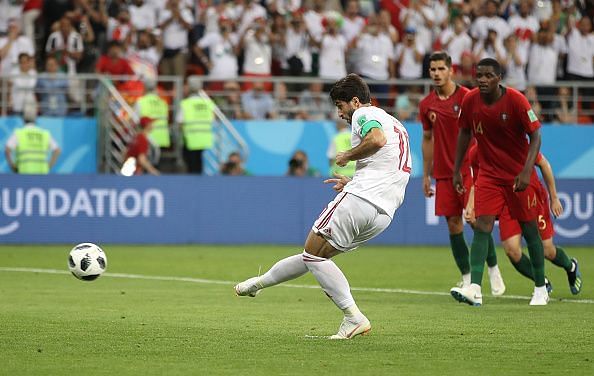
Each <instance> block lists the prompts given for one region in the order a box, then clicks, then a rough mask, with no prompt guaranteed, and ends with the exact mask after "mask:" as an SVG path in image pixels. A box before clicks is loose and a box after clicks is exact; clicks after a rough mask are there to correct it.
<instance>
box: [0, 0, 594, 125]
mask: <svg viewBox="0 0 594 376" xmlns="http://www.w3.org/2000/svg"><path fill="white" fill-rule="evenodd" d="M0 9H2V11H1V12H0V35H1V36H0V59H1V61H0V75H13V74H14V75H17V74H21V76H19V78H14V79H12V80H11V99H10V103H11V111H12V112H13V113H17V114H18V113H21V112H22V107H23V103H25V102H26V101H28V100H33V99H35V100H37V101H38V102H39V103H40V108H41V112H42V113H43V114H45V115H48V114H49V115H63V114H66V113H68V112H71V108H72V107H73V106H72V104H73V103H74V104H76V103H77V102H80V101H81V100H82V98H80V96H81V95H82V94H81V93H82V91H81V90H79V88H77V87H76V86H77V85H80V83H79V82H80V81H77V80H72V79H71V78H72V77H75V76H76V74H77V73H100V74H109V75H129V76H134V77H135V79H134V80H129V81H127V82H121V81H120V82H116V84H117V86H118V88H119V89H120V90H121V91H124V92H125V91H126V90H128V91H129V92H131V93H134V92H135V91H138V92H139V95H141V94H142V82H143V80H146V79H156V78H158V77H159V76H170V75H176V76H184V77H187V76H189V75H199V76H203V77H204V78H205V79H206V81H207V86H206V89H207V90H209V91H210V92H211V94H213V96H214V97H215V98H216V100H217V102H218V103H219V104H220V106H221V108H222V109H223V110H224V111H225V112H226V113H227V115H228V116H229V117H230V118H243V119H262V118H275V117H279V116H284V117H288V118H299V119H323V118H330V117H332V116H335V115H334V112H335V111H333V108H332V105H331V104H330V103H329V102H328V100H327V95H326V94H325V93H324V90H323V82H330V81H332V80H336V79H339V78H341V77H343V76H345V74H346V73H348V72H356V73H358V74H360V75H361V76H363V77H364V78H366V79H370V80H379V81H381V80H387V79H389V78H398V79H403V80H416V79H421V78H425V77H427V64H428V59H427V58H428V56H429V54H430V52H432V51H434V50H439V49H443V50H445V51H447V52H448V53H449V54H450V55H451V56H452V59H453V64H454V68H455V71H456V80H457V82H459V83H461V84H463V85H466V86H470V87H471V86H473V85H474V79H473V73H474V68H475V64H476V62H478V60H480V59H482V58H485V57H494V58H496V59H497V60H498V61H500V62H501V64H502V65H503V67H504V68H505V81H504V82H505V83H506V84H507V85H509V86H512V87H515V88H517V89H519V90H521V91H523V92H524V93H525V94H526V95H527V97H528V98H529V99H530V100H531V102H532V105H533V108H534V109H535V111H536V112H537V113H540V111H541V110H542V111H543V113H545V114H546V115H545V116H543V118H544V119H543V120H545V121H552V122H559V123H576V122H581V123H591V122H592V119H591V118H589V117H588V116H582V117H581V118H579V119H578V117H577V111H576V109H575V108H573V103H574V102H573V101H571V98H572V96H573V94H574V93H573V92H572V89H571V88H567V87H560V88H557V87H555V86H540V85H555V84H556V83H557V82H558V81H560V80H572V81H585V82H592V80H594V33H593V32H592V18H593V16H594V1H593V0H544V1H538V2H537V1H535V0H502V1H501V2H499V1H497V0H375V1H374V0H358V1H357V0H346V1H338V0H331V1H323V0H310V1H307V0H303V1H301V0H276V1H275V0H262V1H254V0H227V1H224V0H163V1H160V0H0ZM37 72H43V73H48V74H49V75H56V77H55V78H54V77H50V78H49V79H48V78H44V79H36V75H37ZM274 76H308V77H318V78H320V82H319V83H318V82H314V83H311V84H310V85H299V84H291V83H288V84H284V83H280V84H277V85H276V87H275V89H274V93H273V94H274V95H271V94H270V91H271V90H272V85H271V83H269V82H264V83H263V84H258V85H254V84H253V83H251V82H246V81H242V83H241V85H238V83H237V82H235V79H236V78H237V77H245V78H250V77H256V78H259V79H262V78H264V79H266V78H268V77H274ZM33 89H36V90H35V92H36V93H37V94H36V95H35V94H33ZM56 89H61V90H56ZM164 89H165V90H166V89H167V87H164ZM371 90H372V92H373V93H374V95H375V96H376V98H377V100H378V102H379V103H380V104H382V105H384V106H387V107H392V108H394V109H395V111H396V113H397V114H398V117H399V118H400V119H402V120H412V119H416V117H417V114H418V110H417V102H418V99H419V98H420V97H421V94H422V93H420V90H421V88H420V87H419V86H417V85H414V84H411V85H410V86H406V87H405V86H398V87H396V86H394V85H382V84H375V85H372V86H371ZM52 93H53V94H52ZM287 93H293V94H294V93H296V94H295V95H293V94H291V95H289V94H287ZM139 95H138V96H139ZM579 95H580V98H584V100H582V101H581V102H580V103H579V105H580V106H587V107H588V108H589V107H590V106H591V105H592V104H593V103H594V100H587V97H589V96H592V97H594V94H593V93H592V89H588V88H583V89H580V92H579ZM131 97H132V99H131V102H133V101H134V98H135V97H137V96H135V95H131ZM74 107H76V106H74ZM279 108H282V109H283V111H282V114H281V111H278V109H279ZM287 109H289V110H287ZM312 109H313V110H312ZM283 114H284V115H283Z"/></svg>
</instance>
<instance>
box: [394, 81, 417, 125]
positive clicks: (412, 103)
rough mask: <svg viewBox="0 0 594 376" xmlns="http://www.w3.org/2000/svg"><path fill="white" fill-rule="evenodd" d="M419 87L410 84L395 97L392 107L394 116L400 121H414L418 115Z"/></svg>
mask: <svg viewBox="0 0 594 376" xmlns="http://www.w3.org/2000/svg"><path fill="white" fill-rule="evenodd" d="M419 94H420V93H419V88H418V87H417V86H410V87H409V88H408V89H406V88H405V89H404V90H403V91H402V92H400V93H399V94H398V96H397V97H396V100H395V103H394V107H395V109H396V114H395V116H396V118H397V119H398V120H400V121H415V120H417V117H418V113H417V111H418V103H419Z"/></svg>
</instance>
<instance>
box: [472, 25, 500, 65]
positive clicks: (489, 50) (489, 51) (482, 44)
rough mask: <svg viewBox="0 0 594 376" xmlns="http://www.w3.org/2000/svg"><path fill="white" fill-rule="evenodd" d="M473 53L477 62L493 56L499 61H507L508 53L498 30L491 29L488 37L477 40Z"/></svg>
mask: <svg viewBox="0 0 594 376" xmlns="http://www.w3.org/2000/svg"><path fill="white" fill-rule="evenodd" d="M473 55H474V56H475V58H476V59H477V62H478V61H480V60H482V59H485V58H488V57H491V58H493V59H496V60H497V61H505V60H506V58H507V53H506V51H505V48H504V46H503V42H502V41H501V40H500V39H499V37H498V36H497V31H496V30H494V29H493V30H489V32H488V33H487V37H486V38H485V39H483V40H480V41H479V42H477V43H476V44H475V46H474V50H473Z"/></svg>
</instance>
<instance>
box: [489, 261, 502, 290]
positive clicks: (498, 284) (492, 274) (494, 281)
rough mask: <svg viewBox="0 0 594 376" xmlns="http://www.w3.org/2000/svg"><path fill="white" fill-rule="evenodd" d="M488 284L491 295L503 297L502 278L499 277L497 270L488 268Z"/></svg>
mask: <svg viewBox="0 0 594 376" xmlns="http://www.w3.org/2000/svg"><path fill="white" fill-rule="evenodd" d="M492 269H493V270H492ZM489 282H490V284H491V295H493V296H501V295H503V293H504V292H505V283H503V277H502V276H501V272H500V271H499V268H497V267H494V268H489Z"/></svg>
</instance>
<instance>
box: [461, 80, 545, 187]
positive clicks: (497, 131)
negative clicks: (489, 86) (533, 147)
mask: <svg viewBox="0 0 594 376" xmlns="http://www.w3.org/2000/svg"><path fill="white" fill-rule="evenodd" d="M503 90H504V92H503V95H502V96H501V98H499V100H497V102H495V103H493V104H491V105H487V104H485V103H484V102H483V100H482V99H481V96H480V92H479V90H478V88H476V89H473V90H471V91H470V92H469V93H468V94H466V96H465V97H464V100H463V101H462V110H461V112H460V122H459V124H460V127H461V128H465V129H470V130H471V131H472V133H473V135H474V137H475V138H476V141H477V144H478V159H479V163H480V168H481V174H480V179H481V180H482V179H486V180H489V181H491V182H494V183H496V184H513V183H514V178H515V177H516V176H517V175H519V174H520V172H521V171H522V169H523V168H524V163H525V162H526V157H527V156H528V148H529V146H528V139H527V137H526V136H527V134H530V133H532V132H534V131H535V130H537V129H539V128H540V121H538V118H537V117H536V115H535V114H534V111H533V110H532V108H531V107H530V103H528V100H527V99H526V97H524V95H522V93H520V92H519V91H517V90H515V89H512V88H503Z"/></svg>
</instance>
